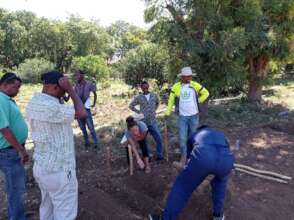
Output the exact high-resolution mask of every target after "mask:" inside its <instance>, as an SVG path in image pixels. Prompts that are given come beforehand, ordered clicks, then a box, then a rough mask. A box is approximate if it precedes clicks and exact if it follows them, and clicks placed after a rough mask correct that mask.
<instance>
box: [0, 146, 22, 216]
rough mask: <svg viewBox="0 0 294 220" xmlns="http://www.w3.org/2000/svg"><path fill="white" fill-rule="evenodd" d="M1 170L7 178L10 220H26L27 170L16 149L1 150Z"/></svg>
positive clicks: (6, 187) (6, 189)
mask: <svg viewBox="0 0 294 220" xmlns="http://www.w3.org/2000/svg"><path fill="white" fill-rule="evenodd" d="M0 170H1V171H2V172H3V173H4V177H5V191H6V195H7V200H8V216H9V217H8V219H10V220H25V208H24V198H23V197H24V193H25V170H24V167H23V165H22V163H21V160H20V157H19V155H18V153H17V151H16V150H15V149H3V150H0Z"/></svg>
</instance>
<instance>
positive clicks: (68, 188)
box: [33, 165, 78, 220]
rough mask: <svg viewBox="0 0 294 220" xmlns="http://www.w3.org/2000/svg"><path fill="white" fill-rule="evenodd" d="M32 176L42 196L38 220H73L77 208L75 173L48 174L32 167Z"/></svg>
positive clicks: (72, 171)
mask: <svg viewBox="0 0 294 220" xmlns="http://www.w3.org/2000/svg"><path fill="white" fill-rule="evenodd" d="M33 174H34V177H35V180H36V182H37V183H38V185H39V188H40V190H41V194H42V201H41V205H40V220H74V219H75V218H76V216H77V208H78V181H77V178H76V171H75V170H71V171H67V172H66V171H59V172H54V173H50V172H48V171H46V170H43V169H41V168H40V167H38V165H34V167H33Z"/></svg>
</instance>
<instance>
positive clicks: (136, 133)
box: [125, 116, 151, 173]
mask: <svg viewBox="0 0 294 220" xmlns="http://www.w3.org/2000/svg"><path fill="white" fill-rule="evenodd" d="M126 123H127V129H128V130H127V131H126V133H125V137H126V138H127V144H128V145H130V146H131V148H132V151H133V153H134V155H135V157H136V160H137V164H138V166H139V167H140V168H141V169H145V172H146V173H150V172H151V167H150V163H149V152H148V146H147V140H146V136H147V133H148V128H147V125H146V124H145V123H144V122H142V121H136V120H135V119H134V118H133V117H132V116H129V117H127V119H126ZM137 144H139V146H140V148H141V151H142V156H143V160H142V159H141V157H140V155H139V152H138V150H137ZM128 159H129V158H128Z"/></svg>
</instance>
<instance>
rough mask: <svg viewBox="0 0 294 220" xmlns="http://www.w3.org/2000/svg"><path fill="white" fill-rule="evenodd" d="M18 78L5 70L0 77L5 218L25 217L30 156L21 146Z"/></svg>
mask: <svg viewBox="0 0 294 220" xmlns="http://www.w3.org/2000/svg"><path fill="white" fill-rule="evenodd" d="M21 83H22V81H21V79H20V78H19V77H17V76H16V75H15V74H14V73H6V74H5V75H4V76H3V77H2V78H1V79H0V170H1V171H2V172H3V173H4V177H5V190H6V194H7V201H8V219H11V220H24V219H25V209H24V201H23V195H24V193H25V170H24V166H23V164H24V163H25V162H27V161H28V159H29V157H28V154H27V152H26V150H25V148H24V144H25V142H26V139H27V136H28V127H27V124H26V122H25V120H24V118H23V117H22V115H21V113H20V110H19V108H18V107H17V105H16V103H15V101H14V100H13V99H12V98H13V97H15V96H16V95H17V94H18V92H19V88H20V87H21Z"/></svg>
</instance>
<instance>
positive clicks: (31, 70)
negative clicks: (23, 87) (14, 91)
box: [16, 58, 54, 83]
mask: <svg viewBox="0 0 294 220" xmlns="http://www.w3.org/2000/svg"><path fill="white" fill-rule="evenodd" d="M52 69H54V64H53V63H51V62H49V61H47V60H45V59H42V58H33V59H27V60H25V61H24V63H21V64H20V65H19V67H18V68H17V70H16V71H17V73H18V75H19V76H20V77H21V79H22V80H23V82H25V83H39V82H41V74H42V73H45V72H47V71H49V70H52Z"/></svg>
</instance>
